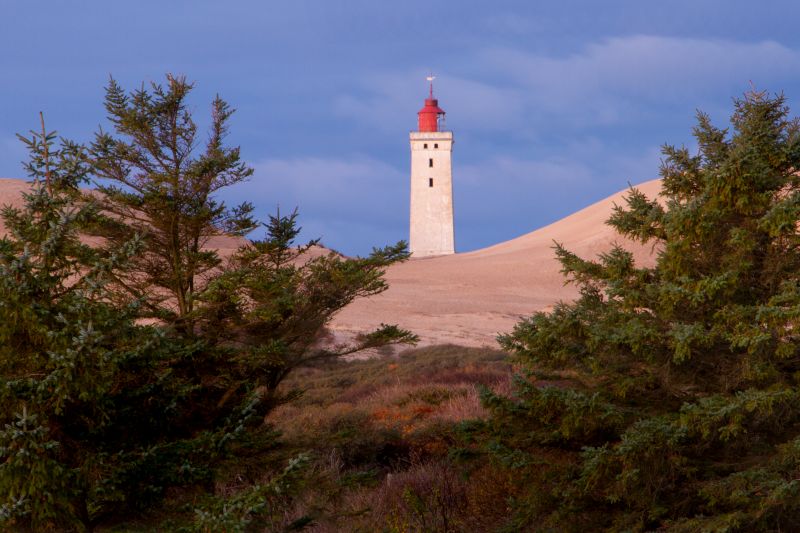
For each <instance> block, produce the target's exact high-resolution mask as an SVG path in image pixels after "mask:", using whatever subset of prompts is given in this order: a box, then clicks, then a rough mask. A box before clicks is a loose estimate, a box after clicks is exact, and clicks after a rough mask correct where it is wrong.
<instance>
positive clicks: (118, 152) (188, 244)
mask: <svg viewBox="0 0 800 533" xmlns="http://www.w3.org/2000/svg"><path fill="white" fill-rule="evenodd" d="M192 88H193V85H192V84H191V83H189V82H187V81H186V79H185V78H184V77H177V76H171V75H168V76H167V83H166V85H163V86H162V85H160V84H156V83H153V84H151V87H150V88H149V90H148V89H147V88H145V87H144V86H143V87H142V88H141V89H139V90H136V91H133V92H131V93H130V94H127V93H126V92H125V91H124V90H123V89H122V88H121V87H120V86H119V84H118V83H117V82H116V81H115V80H114V79H113V78H112V79H111V81H110V82H109V84H108V87H107V88H106V98H105V107H106V111H107V112H108V119H109V121H110V122H111V124H112V126H113V129H114V132H115V133H116V135H112V134H111V133H109V132H106V131H103V130H101V131H100V132H99V133H97V135H96V136H95V139H94V142H93V143H92V145H91V147H90V150H89V155H90V157H91V161H92V171H93V174H94V176H95V177H96V178H99V179H97V180H96V183H95V185H96V189H97V190H98V191H99V192H100V193H101V194H100V195H98V196H96V201H99V202H100V203H101V204H102V208H103V212H104V213H105V214H106V215H108V216H107V217H105V219H104V220H103V223H98V224H97V225H96V228H95V231H96V233H97V234H98V235H100V236H102V237H103V238H104V239H106V241H107V242H109V243H110V244H111V245H112V246H113V245H119V244H120V243H122V242H126V241H127V240H128V239H130V238H131V237H132V236H133V235H136V234H138V235H140V236H142V240H143V243H144V248H143V250H142V253H141V254H139V256H138V257H136V258H134V261H132V262H131V264H130V265H129V266H130V268H129V269H128V272H125V273H123V272H120V273H119V274H118V279H117V285H118V287H119V288H120V289H121V294H122V295H125V296H128V297H134V298H137V299H139V300H141V301H142V302H143V304H144V305H145V308H144V309H145V310H147V311H148V312H149V313H150V315H151V316H152V317H154V318H156V319H158V320H161V321H165V322H168V323H171V324H175V325H176V326H177V327H179V328H181V329H182V331H183V333H185V334H190V333H191V332H192V331H193V328H192V326H193V322H192V318H193V317H192V312H193V311H194V309H195V299H196V296H197V294H198V293H199V292H201V291H202V290H203V289H204V288H205V281H206V280H207V278H208V277H209V276H211V275H212V274H213V272H214V271H215V270H216V269H217V268H218V267H219V266H220V258H219V256H218V254H217V252H216V251H215V250H214V249H213V248H212V247H209V246H207V245H208V241H209V239H210V238H212V237H214V236H218V235H228V236H243V235H246V234H247V233H248V232H250V231H252V230H253V229H255V228H256V227H257V223H256V222H255V221H254V220H253V219H252V217H251V214H252V211H253V206H252V205H251V204H249V203H243V204H241V205H239V206H236V207H234V208H232V209H229V208H228V207H227V206H226V205H225V204H224V203H223V202H221V201H219V199H218V198H217V196H216V194H217V193H218V192H219V191H220V190H222V189H224V188H226V187H230V186H232V185H235V184H237V183H241V182H243V181H245V180H247V179H248V178H249V177H250V176H251V175H252V174H253V169H251V168H249V167H248V166H247V165H246V164H245V163H244V162H242V161H241V159H240V155H239V148H238V147H227V146H225V137H226V135H227V133H228V121H229V119H230V117H231V115H232V114H233V109H231V108H230V106H229V105H228V104H227V103H226V102H225V101H224V100H222V99H221V98H220V97H219V96H217V97H216V98H215V99H214V101H213V103H212V105H211V127H210V131H209V132H208V136H207V139H206V140H205V143H204V144H203V145H202V146H201V140H200V139H198V134H197V126H196V124H195V122H194V119H193V117H192V113H191V111H190V109H189V107H188V103H187V97H188V96H189V94H190V93H191V91H192Z"/></svg>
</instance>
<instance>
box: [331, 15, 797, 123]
mask: <svg viewBox="0 0 800 533" xmlns="http://www.w3.org/2000/svg"><path fill="white" fill-rule="evenodd" d="M501 22H502V17H501V18H500V19H498V20H497V21H495V23H496V24H500V23H501ZM465 54H466V55H465V56H464V57H461V58H459V61H458V62H453V63H452V66H451V68H450V69H449V70H447V71H442V72H439V82H438V83H439V85H440V94H444V95H445V96H442V106H443V107H444V108H445V110H447V111H448V112H449V114H450V116H451V117H452V119H451V123H455V122H456V121H457V123H458V124H459V125H460V126H461V127H462V128H465V129H475V130H477V129H480V130H481V131H484V132H487V131H488V132H496V131H498V130H505V131H510V130H515V129H517V130H520V129H521V130H528V132H529V133H528V134H527V135H526V134H525V133H524V132H522V135H523V136H531V135H537V136H538V135H543V134H544V132H542V131H541V130H542V128H543V127H545V126H546V127H547V128H548V129H550V130H552V129H556V130H565V129H573V130H574V129H578V128H588V127H597V126H599V127H605V126H608V125H617V124H623V123H634V122H641V121H642V120H643V119H647V118H648V117H650V118H654V117H653V116H654V114H655V113H656V111H654V110H656V109H658V110H661V111H662V112H663V110H664V109H668V108H674V107H675V106H679V107H685V106H687V105H689V103H691V106H692V107H691V108H690V109H693V108H694V107H698V106H700V107H707V106H708V103H707V102H709V101H713V102H719V101H720V94H723V95H725V97H726V98H727V97H728V96H733V95H736V94H740V93H741V92H743V91H744V90H745V89H747V88H748V81H749V80H752V81H753V82H754V83H755V84H756V85H757V86H758V87H765V88H769V89H774V88H776V87H780V86H782V84H785V83H787V82H789V81H792V80H794V79H795V78H796V73H797V72H798V70H800V52H799V51H797V50H795V49H792V48H789V47H787V46H784V45H782V44H780V43H777V42H774V41H761V42H755V43H750V42H739V41H729V40H718V39H697V38H684V37H665V36H657V35H631V36H622V37H613V38H609V39H605V40H601V41H596V42H592V43H588V44H586V45H584V46H583V47H582V48H581V49H579V50H577V51H574V52H573V53H570V54H567V55H556V54H545V53H541V52H534V51H530V50H526V49H523V48H519V47H516V48H515V47H498V46H490V47H485V48H480V49H477V50H474V51H472V52H465ZM425 73H426V71H425V69H424V68H418V69H406V70H403V71H400V72H383V73H377V74H370V75H369V76H366V77H365V78H363V79H362V80H361V82H360V91H361V93H362V94H361V95H360V96H352V95H350V96H341V97H339V98H338V99H337V103H336V106H335V109H336V111H337V112H338V113H339V114H341V115H343V116H348V117H352V118H353V119H354V120H357V121H359V120H360V121H366V122H368V123H369V124H370V126H371V127H377V128H379V129H381V130H383V131H397V127H398V124H406V125H408V126H409V127H413V119H414V115H413V114H412V113H413V111H416V110H417V108H418V107H420V106H421V103H422V98H423V96H424V92H423V87H424V86H423V81H422V80H423V78H424V76H425ZM725 102H726V103H727V102H728V100H727V99H726V100H725ZM365 109H368V110H369V112H368V113H364V110H365ZM411 110H413V111H411Z"/></svg>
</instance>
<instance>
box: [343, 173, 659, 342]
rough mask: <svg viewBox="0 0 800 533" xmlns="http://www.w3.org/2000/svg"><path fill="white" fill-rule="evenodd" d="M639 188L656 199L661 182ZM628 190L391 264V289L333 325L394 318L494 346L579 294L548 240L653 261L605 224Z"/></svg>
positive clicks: (423, 334) (348, 327)
mask: <svg viewBox="0 0 800 533" xmlns="http://www.w3.org/2000/svg"><path fill="white" fill-rule="evenodd" d="M637 188H638V189H639V190H641V191H642V192H643V193H645V194H646V195H647V196H648V197H649V198H656V197H657V195H658V193H659V191H660V190H661V182H660V180H652V181H648V182H645V183H642V184H641V185H637ZM627 193H628V189H626V190H624V191H621V192H619V193H617V194H614V195H612V196H609V197H608V198H605V199H603V200H601V201H599V202H597V203H595V204H593V205H590V206H589V207H586V208H585V209H582V210H580V211H578V212H576V213H574V214H572V215H570V216H568V217H566V218H564V219H561V220H559V221H557V222H555V223H553V224H550V225H548V226H545V227H543V228H541V229H538V230H536V231H532V232H530V233H527V234H525V235H522V236H520V237H517V238H516V239H512V240H509V241H506V242H502V243H499V244H496V245H493V246H489V247H488V248H483V249H481V250H476V251H473V252H468V253H461V254H455V255H449V256H441V257H433V258H424V259H417V260H414V259H412V260H410V261H408V262H406V263H402V264H399V265H394V266H392V267H390V268H389V269H388V271H387V273H386V279H387V281H388V282H389V289H388V290H387V291H386V292H384V293H382V294H380V295H377V296H373V297H371V298H368V299H362V300H358V301H356V302H354V303H353V304H351V305H350V306H348V307H347V308H346V309H344V310H343V311H342V312H341V313H340V314H339V315H338V316H337V317H336V318H335V320H334V322H333V324H332V329H333V330H334V332H336V333H339V334H340V335H343V336H346V335H347V334H349V333H353V332H356V331H364V330H365V329H369V328H372V327H376V326H377V325H378V324H380V323H381V322H385V323H390V324H393V323H397V324H399V325H400V326H401V327H404V328H407V329H410V330H412V331H414V332H415V333H416V334H417V335H419V336H420V339H421V344H422V345H429V344H439V343H446V342H452V343H455V344H461V345H466V346H484V345H486V346H495V345H496V341H495V337H496V336H497V334H498V333H505V332H509V331H511V329H512V328H513V327H514V324H516V323H517V322H518V321H519V319H520V318H522V317H524V316H529V315H531V314H532V313H533V312H535V311H540V310H545V309H548V308H550V307H552V306H553V305H554V304H555V303H556V302H558V301H560V300H571V299H574V298H575V297H576V296H577V294H578V291H577V289H576V288H575V286H574V285H565V284H564V281H565V279H564V276H563V275H562V274H561V272H560V270H561V265H560V264H559V263H558V261H556V259H555V253H554V250H553V245H554V241H556V242H559V243H562V244H564V245H565V246H566V248H567V249H569V250H570V251H573V252H575V253H577V254H578V255H579V256H580V257H584V258H595V257H596V256H597V255H598V254H600V253H602V252H605V251H608V250H610V249H611V247H612V246H613V244H614V243H615V242H617V243H619V244H622V245H623V246H624V247H625V248H627V249H629V250H631V251H632V252H634V256H635V258H636V260H637V262H638V263H640V264H653V262H654V257H653V254H652V249H651V247H649V246H642V245H640V244H636V243H633V242H631V241H629V240H627V239H625V238H622V237H621V236H619V235H618V234H616V233H615V232H614V230H613V229H612V228H611V227H610V226H608V225H607V224H606V223H605V221H606V220H607V219H608V217H609V216H610V215H611V212H612V209H613V206H614V205H615V204H616V205H625V202H624V196H625V195H626V194H627Z"/></svg>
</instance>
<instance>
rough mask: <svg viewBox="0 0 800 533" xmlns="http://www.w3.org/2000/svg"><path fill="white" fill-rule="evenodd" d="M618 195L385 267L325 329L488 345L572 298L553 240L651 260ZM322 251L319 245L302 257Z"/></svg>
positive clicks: (14, 191) (10, 195)
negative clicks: (496, 237)
mask: <svg viewBox="0 0 800 533" xmlns="http://www.w3.org/2000/svg"><path fill="white" fill-rule="evenodd" d="M28 187H29V185H28V183H26V182H25V181H23V180H17V179H0V205H8V204H11V205H21V193H22V192H23V191H24V190H26V189H27V188H28ZM638 187H639V188H640V189H641V190H642V191H643V192H644V193H645V194H647V195H648V196H649V197H651V198H652V197H655V196H656V194H657V193H658V191H659V189H660V182H659V181H658V180H653V181H649V182H646V183H643V184H641V185H639V186H638ZM625 193H626V191H622V192H620V193H617V194H615V195H613V196H610V197H608V198H606V199H604V200H601V201H600V202H597V203H596V204H593V205H591V206H589V207H587V208H585V209H582V210H580V211H578V212H577V213H575V214H573V215H571V216H569V217H567V218H564V219H562V220H559V221H558V222H555V223H553V224H551V225H549V226H546V227H544V228H541V229H538V230H536V231H533V232H531V233H528V234H526V235H523V236H521V237H518V238H516V239H513V240H510V241H506V242H503V243H500V244H496V245H494V246H490V247H488V248H484V249H482V250H477V251H474V252H469V253H463V254H456V255H451V256H443V257H434V258H426V259H417V260H411V261H408V262H406V263H403V264H400V265H396V266H393V267H391V268H390V269H389V270H388V272H387V276H386V277H387V280H388V282H389V285H390V288H389V290H388V291H386V292H384V293H383V294H380V295H378V296H375V297H372V298H369V299H364V300H359V301H356V302H354V303H353V304H352V305H351V306H349V307H348V308H347V309H345V310H344V311H343V312H342V313H341V314H340V315H339V316H337V317H336V320H335V321H334V323H333V325H332V329H333V331H334V332H335V333H336V336H337V337H340V338H347V337H350V336H351V335H352V334H353V333H358V332H364V331H368V330H370V329H372V328H374V327H377V326H378V325H379V324H380V323H381V322H385V323H390V324H399V325H401V326H402V327H405V328H408V329H411V330H412V331H414V332H415V333H417V334H418V335H419V336H420V338H421V341H422V344H423V345H427V344H437V343H446V342H450V343H456V344H462V345H467V346H482V345H490V346H491V345H494V344H495V336H496V335H497V333H498V332H507V331H510V330H511V328H512V327H513V326H514V324H515V323H516V322H517V321H518V320H519V319H520V318H521V317H523V316H527V315H530V314H531V313H532V312H533V311H537V310H542V309H546V308H548V307H550V306H552V305H553V304H554V303H555V302H557V301H558V300H568V299H572V298H574V297H575V296H576V290H575V287H574V286H572V285H569V286H565V285H564V278H563V276H562V275H561V274H560V272H559V269H560V265H559V264H558V262H557V261H556V260H555V259H554V254H553V249H552V246H553V241H558V242H560V243H563V244H564V245H565V246H566V247H567V248H568V249H569V250H572V251H574V252H576V253H577V254H578V255H580V256H581V257H589V258H593V257H595V256H596V255H597V254H598V253H600V252H603V251H606V250H608V249H610V248H611V245H612V243H613V242H614V241H617V242H620V243H622V244H625V245H626V247H627V248H628V249H631V250H635V252H636V256H637V259H638V260H640V261H645V262H651V261H652V259H651V257H650V253H649V248H643V247H641V246H638V245H635V244H633V243H630V242H627V241H625V240H624V239H622V238H620V237H619V236H617V235H616V234H615V233H614V232H613V231H612V230H611V228H609V227H608V226H607V225H605V221H606V219H608V217H609V215H610V214H611V209H612V207H613V205H614V204H615V203H616V204H623V203H624V201H623V196H624V195H625ZM3 230H4V228H3V226H2V221H0V231H3ZM242 242H243V241H242V240H240V239H233V238H227V237H216V238H214V239H212V240H211V241H210V242H209V244H210V245H211V247H214V248H217V249H218V250H219V251H220V255H222V256H223V257H227V256H229V255H230V254H231V253H233V251H235V250H236V249H237V248H238V247H239V246H240V245H241V244H242ZM325 252H326V250H324V249H322V248H319V249H314V250H312V251H311V252H310V253H309V255H310V256H312V257H313V256H316V255H320V254H322V253H325Z"/></svg>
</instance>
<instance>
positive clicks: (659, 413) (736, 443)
mask: <svg viewBox="0 0 800 533" xmlns="http://www.w3.org/2000/svg"><path fill="white" fill-rule="evenodd" d="M788 113H789V111H788V108H787V107H786V105H785V99H784V97H783V96H777V97H769V96H767V95H766V94H765V93H761V92H751V93H748V94H746V95H745V97H744V98H743V99H740V100H736V101H735V110H734V113H733V115H732V119H731V128H730V130H727V129H719V128H716V127H714V126H713V125H712V124H711V121H710V120H709V118H708V116H706V115H705V114H702V113H699V114H698V124H697V126H696V127H695V129H694V135H695V137H696V139H697V142H698V146H699V153H698V154H696V155H693V154H691V153H690V152H689V150H688V149H686V148H675V147H672V146H666V147H664V149H663V153H664V155H665V159H664V161H663V163H662V168H661V175H662V179H663V181H662V193H661V195H662V201H661V202H659V201H658V199H650V198H647V197H646V196H645V195H644V194H642V193H641V192H640V191H638V190H636V189H635V188H634V189H632V190H631V192H630V194H629V195H628V196H627V198H626V202H627V206H625V207H621V206H620V207H616V208H615V211H614V213H613V215H612V217H611V218H610V220H609V224H610V225H611V226H613V227H614V228H615V229H616V230H617V231H618V232H619V233H620V234H622V235H625V236H627V237H630V238H633V239H636V240H638V241H640V242H641V243H643V244H646V245H649V246H653V249H654V251H655V252H656V253H657V261H656V264H655V266H654V267H652V268H646V267H642V266H637V265H636V264H635V263H634V260H633V256H632V254H631V253H630V252H628V251H626V250H624V249H622V248H621V247H619V246H615V247H614V248H613V249H612V250H611V251H610V252H608V253H605V254H603V255H601V256H600V257H599V259H598V260H596V261H591V260H585V259H581V258H579V257H577V256H576V255H574V254H573V253H571V252H569V251H567V250H565V249H564V248H563V247H561V246H557V249H556V253H557V256H558V259H559V260H560V261H561V264H562V266H563V272H564V273H565V274H566V275H567V276H568V278H569V279H570V280H571V281H572V282H574V283H576V284H577V285H578V286H579V288H580V298H579V299H578V300H577V301H575V302H574V303H561V304H559V305H558V306H556V308H555V309H554V310H553V311H552V312H550V313H537V314H535V315H534V316H532V317H531V318H529V319H526V320H524V321H522V322H521V323H520V324H518V325H517V326H516V328H515V329H514V331H513V332H512V333H511V334H508V335H504V336H501V337H500V342H501V344H502V345H503V346H504V348H505V349H507V350H509V351H510V352H511V353H512V354H513V356H514V357H515V358H516V360H517V361H519V362H520V363H522V364H523V365H524V366H525V367H526V368H527V370H528V374H527V375H526V376H524V377H522V376H520V377H518V378H517V379H516V393H515V396H514V397H512V398H504V397H499V396H496V395H492V394H489V393H486V394H485V397H484V399H485V403H486V405H487V406H488V407H489V408H490V409H491V411H492V417H491V419H490V421H489V431H490V434H491V435H492V444H491V448H492V449H493V450H494V451H495V452H496V453H497V454H498V457H499V458H501V459H502V460H504V461H506V463H507V464H509V465H511V467H512V468H513V469H515V472H517V474H518V475H519V477H518V479H519V481H520V490H521V497H520V498H519V499H518V500H517V501H516V502H515V505H514V516H513V520H512V524H513V526H514V527H525V528H528V529H534V530H573V531H577V530H586V531H588V530H591V531H594V530H609V531H622V530H626V531H644V530H655V529H669V530H670V531H753V530H775V531H790V530H797V529H800V482H798V477H799V476H798V473H799V472H800V437H798V435H800V388H798V384H799V383H798V380H800V350H798V342H799V341H800V337H799V336H798V335H799V334H798V325H800V323H798V320H799V319H800V248H799V247H798V245H800V236H799V235H798V231H797V230H798V222H800V178H798V169H800V136H798V123H797V121H796V120H793V119H790V118H789V116H788Z"/></svg>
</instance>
